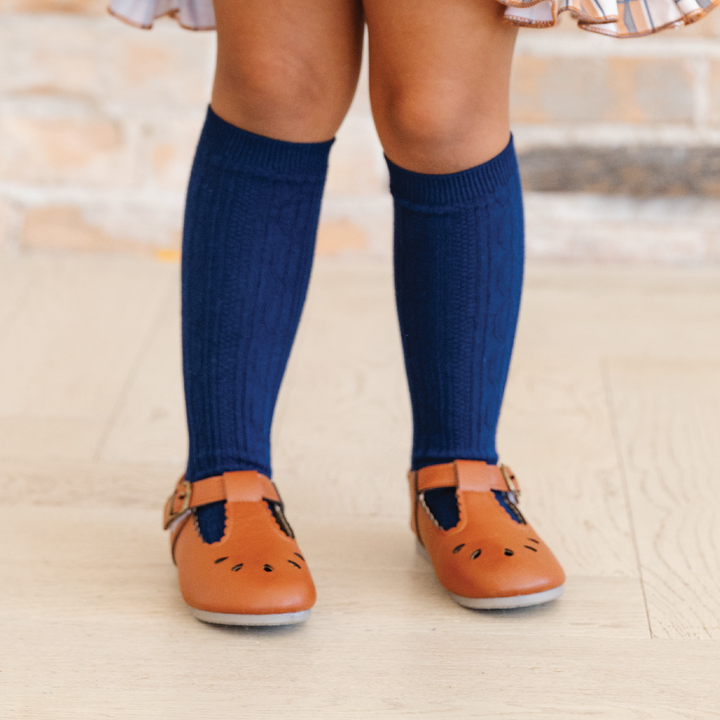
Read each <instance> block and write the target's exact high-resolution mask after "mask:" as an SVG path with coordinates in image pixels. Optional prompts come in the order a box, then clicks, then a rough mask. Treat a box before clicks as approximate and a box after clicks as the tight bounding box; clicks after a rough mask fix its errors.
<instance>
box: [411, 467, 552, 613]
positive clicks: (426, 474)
mask: <svg viewBox="0 0 720 720" xmlns="http://www.w3.org/2000/svg"><path fill="white" fill-rule="evenodd" d="M408 477H409V480H410V500H411V507H412V520H411V526H412V529H413V531H414V532H415V534H416V535H417V538H418V541H419V543H420V545H421V546H422V547H423V548H424V549H425V550H426V551H427V553H428V554H429V556H430V560H431V562H432V564H433V567H434V568H435V573H436V574H437V577H438V579H439V580H440V583H441V584H442V585H443V587H445V589H446V590H448V591H449V593H450V595H451V597H452V598H453V600H455V601H456V602H458V603H459V604H460V605H463V606H465V607H468V608H474V609H495V608H514V607H524V606H527V605H537V604H540V603H544V602H547V601H549V600H554V599H555V598H557V597H558V596H560V595H561V594H562V592H563V589H564V585H563V583H564V582H565V573H564V572H563V569H562V568H561V567H560V563H558V561H557V560H556V559H555V556H554V555H553V554H552V552H550V548H548V547H547V545H545V544H544V543H543V542H542V541H541V540H540V537H539V536H538V534H537V533H536V532H535V531H534V530H533V529H532V527H531V526H530V525H529V524H528V523H527V521H526V520H525V518H524V517H523V516H522V514H521V513H520V510H518V508H517V498H518V495H519V493H520V489H519V486H518V485H517V481H516V480H515V476H514V475H513V474H512V471H511V470H510V469H509V468H508V467H506V466H503V465H500V466H499V467H498V466H495V465H487V464H486V463H484V462H480V461H478V460H456V461H455V462H452V463H447V464H443V465H431V466H430V467H426V468H423V469H421V470H418V471H417V472H412V471H411V472H410V473H409V476H408ZM441 487H443V488H444V487H454V488H455V496H456V498H457V504H458V509H459V515H460V520H459V522H458V524H457V525H456V526H455V527H453V528H450V529H449V530H444V529H443V528H442V527H440V525H439V524H438V522H437V521H436V519H435V518H434V517H433V515H432V513H431V512H430V509H429V508H428V506H427V505H426V503H425V499H424V494H425V492H426V491H428V490H431V489H433V488H441Z"/></svg>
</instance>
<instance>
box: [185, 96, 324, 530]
mask: <svg viewBox="0 0 720 720" xmlns="http://www.w3.org/2000/svg"><path fill="white" fill-rule="evenodd" d="M331 145H332V141H328V142H324V143H302V144H298V143H290V142H283V141H279V140H272V139H269V138H265V137H261V136H259V135H255V134H253V133H250V132H246V131H244V130H241V129H240V128H237V127H235V126H233V125H230V124H229V123H227V122H225V121H224V120H222V119H221V118H219V117H218V116H217V115H216V114H215V113H214V112H213V111H212V110H211V109H208V114H207V118H206V121H205V126H204V127H203V131H202V135H201V137H200V142H199V144H198V148H197V153H196V155H195V161H194V164H193V169H192V174H191V177H190V184H189V187H188V195H187V204H186V210H185V226H184V234H183V254H182V328H183V333H182V335H183V338H182V340H183V371H184V379H185V402H186V409H187V420H188V432H189V437H190V451H189V459H188V467H187V474H186V476H187V479H188V480H190V481H191V482H193V481H196V480H200V479H202V478H205V477H210V476H212V475H218V474H221V473H223V472H226V471H231V470H259V471H260V472H262V473H264V474H265V475H267V476H270V425H271V421H272V416H273V411H274V408H275V401H276V399H277V394H278V390H279V388H280V382H281V380H282V376H283V373H284V370H285V366H286V364H287V360H288V356H289V354H290V348H291V346H292V342H293V339H294V336H295V331H296V329H297V324H298V321H299V319H300V313H301V310H302V306H303V302H304V300H305V294H306V291H307V285H308V280H309V277H310V269H311V265H312V257H313V251H314V246H315V235H316V231H317V223H318V215H319V211H320V201H321V197H322V191H323V185H324V182H325V175H326V171H327V161H328V153H329V151H330V146H331ZM198 521H199V524H200V529H201V532H202V535H203V538H204V539H205V540H206V541H207V542H215V541H216V540H219V539H220V538H221V537H222V534H223V532H224V523H225V513H224V507H223V503H215V504H214V505H208V506H206V507H204V508H201V509H200V511H199V512H198Z"/></svg>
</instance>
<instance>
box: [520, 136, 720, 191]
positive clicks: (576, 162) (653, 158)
mask: <svg viewBox="0 0 720 720" xmlns="http://www.w3.org/2000/svg"><path fill="white" fill-rule="evenodd" d="M519 159H520V170H521V173H522V178H523V186H524V188H525V189H526V190H528V191H531V192H532V191H535V192H537V191H540V192H554V193H558V192H576V193H600V194H603V195H625V196H628V197H646V198H648V197H683V196H693V197H706V198H716V199H718V200H720V148H715V147H712V146H711V147H665V146H651V145H642V146H639V147H634V146H626V147H588V146H571V147H549V148H535V149H533V150H530V151H528V152H522V153H521V154H520V158H519Z"/></svg>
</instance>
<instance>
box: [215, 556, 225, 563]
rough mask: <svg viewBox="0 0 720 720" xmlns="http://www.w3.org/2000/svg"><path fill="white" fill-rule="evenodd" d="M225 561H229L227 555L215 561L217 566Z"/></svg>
mask: <svg viewBox="0 0 720 720" xmlns="http://www.w3.org/2000/svg"><path fill="white" fill-rule="evenodd" d="M225 560H227V555H226V556H225V557H221V558H218V559H217V560H216V561H215V564H216V565H217V564H218V563H221V562H224V561H225Z"/></svg>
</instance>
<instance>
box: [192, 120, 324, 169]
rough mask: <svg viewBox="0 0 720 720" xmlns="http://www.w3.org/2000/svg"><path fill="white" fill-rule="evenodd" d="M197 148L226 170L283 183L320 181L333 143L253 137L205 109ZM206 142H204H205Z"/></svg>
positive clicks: (250, 133)
mask: <svg viewBox="0 0 720 720" xmlns="http://www.w3.org/2000/svg"><path fill="white" fill-rule="evenodd" d="M202 138H203V139H205V140H206V142H205V143H201V145H200V147H203V148H207V147H211V148H213V151H211V155H210V156H209V157H208V158H207V159H208V160H210V162H213V163H215V164H219V165H221V166H222V167H227V169H229V170H240V171H241V172H242V171H247V172H248V173H250V174H253V175H272V176H273V177H277V176H282V177H285V178H287V179H298V180H302V179H322V180H324V178H325V173H326V172H327V164H328V155H329V153H330V148H331V147H332V144H333V143H334V142H335V140H334V138H333V139H332V140H327V141H325V142H319V143H294V142H288V141H286V140H274V139H273V138H268V137H265V136H264V135H256V134H255V133H252V132H250V131H249V130H243V129H242V128H239V127H236V126H235V125H232V124H230V123H229V122H227V121H226V120H223V119H222V118H221V117H220V116H219V115H217V114H216V113H215V112H214V111H213V109H212V108H211V107H210V106H208V110H207V117H206V119H205V125H204V127H203V131H202ZM208 140H209V141H210V142H207V141H208Z"/></svg>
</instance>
